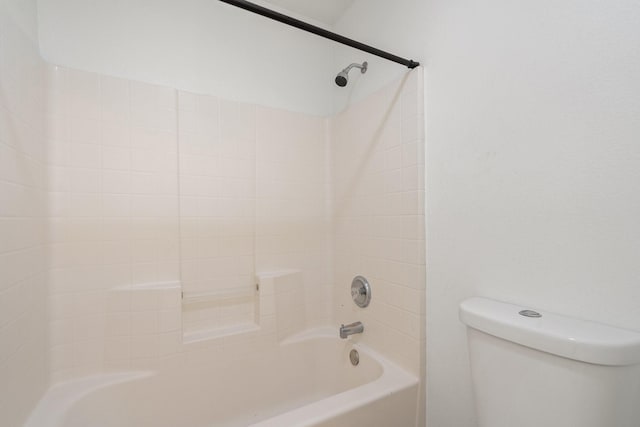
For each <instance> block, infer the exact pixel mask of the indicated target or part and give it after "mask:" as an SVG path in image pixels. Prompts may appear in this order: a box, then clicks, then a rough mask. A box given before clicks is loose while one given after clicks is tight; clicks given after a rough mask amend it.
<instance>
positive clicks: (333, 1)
mask: <svg viewBox="0 0 640 427" xmlns="http://www.w3.org/2000/svg"><path fill="white" fill-rule="evenodd" d="M265 2H266V3H271V4H273V5H275V6H278V7H281V8H284V9H287V10H290V11H291V12H294V13H297V14H300V15H303V16H307V17H309V18H311V19H314V20H316V21H320V22H323V23H325V24H328V25H333V24H335V23H336V21H337V20H338V18H340V16H342V14H343V13H344V11H345V10H347V8H349V6H351V5H352V4H353V2H354V0H265Z"/></svg>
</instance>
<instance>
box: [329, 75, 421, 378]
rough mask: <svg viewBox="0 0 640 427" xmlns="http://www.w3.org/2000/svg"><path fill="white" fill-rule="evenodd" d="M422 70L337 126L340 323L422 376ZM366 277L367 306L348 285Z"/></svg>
mask: <svg viewBox="0 0 640 427" xmlns="http://www.w3.org/2000/svg"><path fill="white" fill-rule="evenodd" d="M422 93H423V91H422V69H421V68H418V69H416V70H414V71H411V72H409V73H408V74H407V75H405V77H404V78H403V79H402V80H401V81H399V82H397V83H395V84H392V85H390V86H389V87H386V88H384V89H382V90H380V91H379V92H377V93H375V94H374V95H371V96H369V97H368V98H366V99H364V100H362V101H360V102H358V103H357V104H355V105H352V106H350V107H349V108H348V109H347V110H346V111H344V112H343V113H341V114H340V115H338V116H336V117H335V118H334V119H332V140H331V152H332V157H331V165H332V180H333V182H332V185H333V200H332V203H333V213H334V216H333V227H334V245H333V257H334V286H335V287H334V291H333V295H334V299H335V308H336V312H335V317H336V319H335V320H336V323H338V322H339V323H351V322H353V321H356V320H359V321H362V322H363V323H364V325H365V332H364V334H362V335H361V336H359V337H357V338H356V339H358V340H361V341H362V342H364V343H367V344H369V345H371V346H372V347H374V348H375V349H377V350H378V351H380V352H381V353H383V354H385V355H387V356H388V357H390V358H391V359H393V360H395V361H396V362H398V363H399V364H401V365H402V366H404V367H405V368H407V369H409V370H411V371H412V372H414V373H416V374H419V373H420V370H421V367H422V366H423V365H424V363H422V361H421V357H422V355H423V349H424V340H425V337H424V325H425V319H424V301H425V229H424V224H425V223H424V135H423V133H424V131H423V114H422V105H423V102H422ZM356 275H363V276H365V277H366V278H367V279H368V280H369V282H370V284H371V287H372V295H373V298H372V301H371V304H370V306H369V307H367V308H366V309H361V308H358V307H357V306H356V305H355V304H353V302H352V301H351V295H350V284H351V280H352V279H353V277H354V276H356Z"/></svg>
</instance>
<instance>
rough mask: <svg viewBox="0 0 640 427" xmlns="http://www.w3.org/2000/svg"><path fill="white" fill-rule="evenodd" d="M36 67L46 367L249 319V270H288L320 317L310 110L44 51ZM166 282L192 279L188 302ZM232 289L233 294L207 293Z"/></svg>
mask: <svg viewBox="0 0 640 427" xmlns="http://www.w3.org/2000/svg"><path fill="white" fill-rule="evenodd" d="M46 76H47V79H46V83H47V88H48V89H47V103H46V125H47V126H46V131H47V132H46V134H47V145H48V149H49V150H48V156H47V168H46V169H47V195H48V204H49V216H50V232H49V239H48V246H47V248H48V253H49V255H50V262H49V270H48V286H49V290H50V295H49V318H50V338H49V343H50V346H49V347H50V349H49V350H50V355H51V356H50V359H49V362H50V370H51V374H52V381H53V382H58V381H61V380H65V379H69V378H74V377H78V376H82V375H87V374H91V373H96V372H102V371H105V370H113V369H115V370H119V369H143V368H154V367H157V366H158V364H159V363H160V364H162V363H171V361H176V360H177V361H178V363H180V360H181V357H182V356H186V357H187V358H189V357H191V356H188V355H187V353H188V352H189V351H191V350H192V348H191V347H189V346H183V345H182V344H181V342H182V331H183V329H184V330H189V329H190V328H191V329H194V328H195V329H207V328H210V329H220V328H221V327H222V328H224V327H225V326H233V325H234V324H236V323H242V322H244V321H245V320H247V318H249V317H253V319H252V320H253V321H256V320H257V317H256V316H255V315H254V309H255V304H257V303H258V298H257V297H256V296H255V295H251V293H250V292H252V291H253V290H254V289H255V284H256V275H261V274H263V273H270V274H272V273H274V272H276V271H279V270H300V271H301V275H300V276H296V277H301V278H302V280H300V281H299V283H297V285H296V286H297V287H298V288H299V289H300V291H298V292H295V295H296V301H295V304H292V307H290V311H291V312H292V313H293V314H292V316H293V315H294V314H295V317H297V318H298V319H299V322H296V325H297V327H299V328H304V327H306V326H314V325H321V324H326V323H328V322H329V319H330V307H331V297H330V295H331V277H330V274H329V259H330V257H329V250H330V248H329V241H330V239H329V235H328V232H327V230H328V226H327V223H328V220H327V218H328V210H327V203H326V195H327V193H326V188H327V181H328V178H327V176H328V170H327V167H326V165H327V162H326V158H327V138H326V126H325V125H326V120H325V119H324V118H321V117H310V116H307V115H304V114H299V113H289V112H285V111H280V110H275V109H270V108H265V107H255V106H253V105H247V104H240V103H236V102H232V101H227V100H221V99H218V98H216V97H212V96H204V95H195V94H189V93H185V92H179V93H178V92H177V91H176V90H174V89H170V88H164V87H158V86H152V85H148V84H143V83H139V82H134V81H128V80H123V79H117V78H112V77H106V76H101V75H98V74H94V73H87V72H81V71H76V70H71V69H65V68H62V67H57V66H49V67H47V73H46ZM180 281H182V285H183V288H182V289H181V288H180ZM181 290H183V291H184V293H185V298H186V299H188V298H190V297H191V296H193V295H195V296H196V297H197V296H198V294H205V298H204V299H200V300H199V301H200V302H198V304H197V306H198V307H199V308H200V309H197V310H193V309H191V308H190V307H191V305H189V304H184V309H183V310H181V303H180V291H181ZM245 291H249V294H248V295H250V298H249V299H247V300H246V301H245V300H242V303H241V304H236V303H234V304H231V305H230V304H227V302H228V301H229V299H228V298H227V299H225V298H222V299H219V298H217V297H218V296H220V295H222V296H224V297H227V296H229V295H232V296H233V295H234V293H243V292H245ZM206 294H211V295H213V296H214V303H213V304H208V302H207V297H206ZM230 300H231V301H235V302H237V300H238V299H237V298H235V299H234V298H231V299H230ZM267 300H269V299H268V298H267ZM203 307H204V309H202V308H203ZM263 309H270V308H267V307H263ZM262 318H263V319H264V316H263V317H262ZM290 318H292V317H291V316H290ZM267 319H268V317H267ZM285 323H286V322H285ZM289 323H291V322H289ZM289 323H286V324H289ZM273 325H275V323H273V322H269V324H268V325H266V324H265V325H261V327H262V330H261V334H263V335H264V334H267V335H268V334H272V335H273V336H274V337H275V334H276V330H274V329H273V328H272V327H273ZM280 332H282V331H280ZM290 332H291V331H290ZM250 337H251V335H247V339H249V340H250V339H251V338H250ZM241 338H242V337H238V339H241ZM236 341H237V340H236ZM245 346H246V344H245ZM182 360H184V359H182Z"/></svg>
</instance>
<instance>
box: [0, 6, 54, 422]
mask: <svg viewBox="0 0 640 427" xmlns="http://www.w3.org/2000/svg"><path fill="white" fill-rule="evenodd" d="M35 6H36V4H35V1H14V0H2V1H0V424H1V425H2V426H6V427H18V426H21V425H22V423H23V422H24V419H25V418H26V416H27V414H28V413H29V411H30V409H31V407H32V406H33V405H35V403H36V402H37V401H38V399H39V398H40V396H41V394H42V392H43V390H44V388H45V387H46V384H47V373H46V364H45V361H46V355H47V352H46V287H45V276H44V270H45V251H44V240H45V233H46V228H45V221H44V218H45V203H44V191H43V186H44V165H43V158H44V155H45V144H44V139H43V123H44V120H43V115H42V108H41V105H42V102H43V78H42V77H43V76H42V65H43V64H42V61H41V60H40V58H39V56H38V48H37V39H38V35H37V34H38V30H37V23H36V8H35Z"/></svg>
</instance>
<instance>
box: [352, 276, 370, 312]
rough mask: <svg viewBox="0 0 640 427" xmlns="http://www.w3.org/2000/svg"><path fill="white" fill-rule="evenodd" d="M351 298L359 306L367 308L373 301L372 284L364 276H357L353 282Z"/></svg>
mask: <svg viewBox="0 0 640 427" xmlns="http://www.w3.org/2000/svg"><path fill="white" fill-rule="evenodd" d="M351 298H352V299H353V302H355V303H356V305H357V306H358V307H361V308H365V307H366V306H368V305H369V303H370V302H371V286H369V282H368V281H367V279H365V278H364V277H362V276H356V277H355V278H354V279H353V281H352V282H351Z"/></svg>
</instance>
